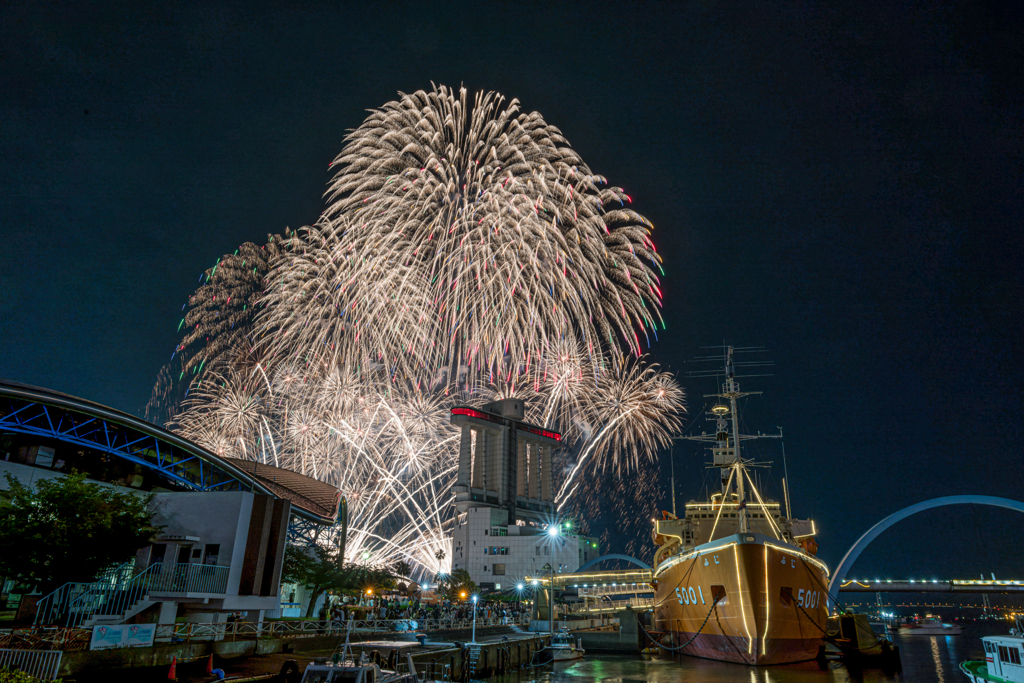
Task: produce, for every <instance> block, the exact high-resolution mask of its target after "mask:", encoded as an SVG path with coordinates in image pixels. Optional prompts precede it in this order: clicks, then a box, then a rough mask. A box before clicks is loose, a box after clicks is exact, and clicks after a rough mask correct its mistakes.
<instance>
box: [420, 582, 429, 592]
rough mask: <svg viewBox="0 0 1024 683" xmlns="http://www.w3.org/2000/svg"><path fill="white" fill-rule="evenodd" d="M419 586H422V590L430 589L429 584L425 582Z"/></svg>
mask: <svg viewBox="0 0 1024 683" xmlns="http://www.w3.org/2000/svg"><path fill="white" fill-rule="evenodd" d="M420 588H422V589H423V590H425V591H426V590H430V585H429V584H426V583H425V584H423V585H422V586H420Z"/></svg>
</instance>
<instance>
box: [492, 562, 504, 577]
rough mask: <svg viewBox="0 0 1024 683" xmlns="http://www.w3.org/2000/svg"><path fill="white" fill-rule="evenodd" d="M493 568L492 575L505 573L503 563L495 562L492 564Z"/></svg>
mask: <svg viewBox="0 0 1024 683" xmlns="http://www.w3.org/2000/svg"><path fill="white" fill-rule="evenodd" d="M493 569H494V575H495V576H504V575H505V565H503V564H496V565H494V567H493Z"/></svg>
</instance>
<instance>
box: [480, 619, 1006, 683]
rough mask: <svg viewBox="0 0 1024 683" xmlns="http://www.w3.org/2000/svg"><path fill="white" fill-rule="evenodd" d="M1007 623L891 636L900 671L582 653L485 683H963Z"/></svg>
mask: <svg viewBox="0 0 1024 683" xmlns="http://www.w3.org/2000/svg"><path fill="white" fill-rule="evenodd" d="M1008 630H1009V624H1008V623H1007V622H987V623H979V624H967V625H966V626H965V627H964V631H963V634H961V635H959V636H900V635H899V634H896V635H894V636H893V642H894V643H895V644H896V645H897V646H899V648H900V656H901V659H902V662H903V671H902V672H901V673H896V672H883V671H880V670H877V669H865V670H863V671H854V670H849V669H847V668H846V667H845V666H844V665H843V664H841V663H839V662H829V664H828V665H827V667H826V668H825V669H822V668H821V667H820V666H819V665H818V664H817V663H815V662H803V663H800V664H788V665H785V666H769V667H753V666H743V665H741V664H732V663H726V662H715V661H710V660H706V659H696V658H692V657H678V658H676V659H674V660H673V659H667V658H666V659H661V658H651V657H641V656H636V657H629V656H622V655H598V654H593V655H587V657H586V658H585V659H583V660H580V661H577V662H573V663H567V664H558V665H555V666H554V667H552V666H545V667H538V668H534V669H527V670H523V671H518V672H515V673H510V674H507V675H504V676H495V677H493V678H491V679H490V683H529V682H531V681H533V682H535V683H590V682H591V681H607V682H608V683H676V682H683V683H686V682H691V681H692V682H693V683H698V682H699V683H890V682H895V681H899V682H901V683H902V682H906V683H963V682H964V681H966V680H967V679H966V678H965V677H964V675H963V673H961V672H960V662H962V661H963V660H965V659H982V658H983V657H984V654H983V650H982V647H981V640H980V638H981V637H982V636H989V635H1001V634H1005V633H1007V632H1008Z"/></svg>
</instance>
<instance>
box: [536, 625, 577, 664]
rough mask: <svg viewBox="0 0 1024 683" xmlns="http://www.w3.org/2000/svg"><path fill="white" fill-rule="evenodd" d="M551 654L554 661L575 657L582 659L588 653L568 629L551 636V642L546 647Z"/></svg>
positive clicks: (565, 660)
mask: <svg viewBox="0 0 1024 683" xmlns="http://www.w3.org/2000/svg"><path fill="white" fill-rule="evenodd" d="M544 650H545V651H547V652H549V653H550V654H551V661H553V662H568V661H570V660H573V659H582V658H583V655H585V654H586V653H587V651H586V650H584V649H583V645H582V644H581V643H580V642H579V641H575V640H573V639H572V636H571V635H570V634H569V632H568V631H566V630H562V631H559V632H558V633H556V634H554V635H553V636H551V644H550V645H548V646H547V647H546V648H544Z"/></svg>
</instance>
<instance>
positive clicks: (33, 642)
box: [0, 615, 530, 652]
mask: <svg viewBox="0 0 1024 683" xmlns="http://www.w3.org/2000/svg"><path fill="white" fill-rule="evenodd" d="M412 622H416V631H417V632H419V631H444V630H449V629H452V630H454V629H460V630H461V629H465V630H468V629H470V628H471V627H472V626H473V620H472V619H376V620H363V621H355V620H353V622H352V633H361V634H374V635H398V634H402V633H406V634H408V633H411V632H412V631H411V630H410V628H409V627H410V626H411V625H412ZM345 623H346V622H344V621H341V620H334V621H331V620H319V621H298V620H294V621H293V620H282V621H264V622H262V623H260V622H253V621H236V622H230V623H223V624H211V623H209V622H203V623H200V622H188V623H180V624H158V625H157V627H156V634H155V638H156V640H157V641H163V642H167V641H174V642H189V641H191V640H211V639H212V640H224V639H229V640H245V639H255V638H303V637H307V638H308V637H312V636H316V635H340V634H343V633H344V632H345ZM529 623H530V618H529V615H524V616H523V617H522V618H521V619H512V618H511V617H509V619H508V621H507V622H505V621H504V620H503V619H502V618H501V617H492V618H490V619H480V618H478V619H477V621H476V625H477V628H482V627H488V626H512V625H522V626H528V625H529ZM91 640H92V628H91V627H89V628H84V627H67V628H66V627H43V626H33V627H29V628H16V629H3V630H0V648H7V649H12V650H18V651H25V650H46V651H52V650H63V651H65V652H75V651H79V650H87V649H88V648H89V643H90V641H91Z"/></svg>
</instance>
